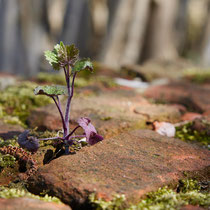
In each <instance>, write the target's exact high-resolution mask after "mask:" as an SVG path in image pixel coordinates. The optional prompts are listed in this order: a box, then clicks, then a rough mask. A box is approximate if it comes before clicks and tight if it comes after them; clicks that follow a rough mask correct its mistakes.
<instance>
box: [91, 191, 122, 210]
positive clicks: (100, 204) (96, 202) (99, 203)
mask: <svg viewBox="0 0 210 210" xmlns="http://www.w3.org/2000/svg"><path fill="white" fill-rule="evenodd" d="M89 200H90V202H91V206H92V208H93V209H96V210H118V209H122V208H123V203H124V201H125V195H115V196H114V198H113V199H112V200H111V201H104V200H103V199H97V198H96V196H95V194H91V195H90V197H89Z"/></svg>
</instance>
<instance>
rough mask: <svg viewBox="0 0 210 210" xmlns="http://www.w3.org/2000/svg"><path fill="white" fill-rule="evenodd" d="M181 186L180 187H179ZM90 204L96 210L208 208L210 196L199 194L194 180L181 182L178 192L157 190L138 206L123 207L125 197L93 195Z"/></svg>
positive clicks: (164, 188)
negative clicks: (186, 206)
mask: <svg viewBox="0 0 210 210" xmlns="http://www.w3.org/2000/svg"><path fill="white" fill-rule="evenodd" d="M180 185H181V187H180ZM89 199H90V203H91V205H92V207H93V208H94V209H97V210H114V209H128V210H138V209H150V210H157V209H162V210H164V209H179V208H180V207H181V206H184V205H188V204H191V205H200V206H203V207H208V206H209V205H210V194H209V193H201V192H200V186H199V183H198V182H197V181H196V180H192V179H189V180H182V181H180V184H179V192H176V191H174V190H173V189H170V188H169V187H167V186H166V187H163V188H159V189H158V190H157V191H156V192H151V193H148V194H147V195H146V197H145V198H144V199H143V200H141V201H140V202H139V203H138V204H135V205H130V207H125V206H126V205H128V204H126V203H125V200H126V199H125V196H124V195H116V196H115V197H114V198H113V200H111V201H108V202H106V201H104V200H102V199H97V198H96V196H95V195H93V194H92V195H91V196H90V198H89Z"/></svg>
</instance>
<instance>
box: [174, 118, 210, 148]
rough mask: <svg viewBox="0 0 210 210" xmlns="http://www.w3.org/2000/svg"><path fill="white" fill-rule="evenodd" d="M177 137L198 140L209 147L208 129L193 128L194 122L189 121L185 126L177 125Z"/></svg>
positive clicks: (184, 139)
mask: <svg viewBox="0 0 210 210" xmlns="http://www.w3.org/2000/svg"><path fill="white" fill-rule="evenodd" d="M176 138H179V139H181V140H183V141H186V140H188V141H197V142H200V143H201V144H202V145H205V146H207V147H208V145H209V144H210V136H209V135H208V133H207V131H205V130H204V131H202V132H198V131H197V130H194V129H192V122H189V123H187V124H185V125H184V126H180V127H176Z"/></svg>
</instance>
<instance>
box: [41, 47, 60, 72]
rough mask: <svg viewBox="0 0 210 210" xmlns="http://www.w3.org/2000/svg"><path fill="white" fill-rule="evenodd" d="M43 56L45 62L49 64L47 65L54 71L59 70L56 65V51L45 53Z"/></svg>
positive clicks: (57, 64)
mask: <svg viewBox="0 0 210 210" xmlns="http://www.w3.org/2000/svg"><path fill="white" fill-rule="evenodd" d="M44 55H45V57H46V60H47V61H48V62H49V64H50V65H51V66H52V67H53V68H54V69H55V70H59V69H60V66H59V63H58V56H57V52H56V50H53V51H49V50H47V51H45V52H44Z"/></svg>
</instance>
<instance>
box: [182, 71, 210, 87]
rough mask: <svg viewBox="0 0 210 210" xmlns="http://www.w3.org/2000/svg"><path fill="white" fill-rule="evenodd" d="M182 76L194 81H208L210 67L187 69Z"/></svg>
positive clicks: (209, 78)
mask: <svg viewBox="0 0 210 210" xmlns="http://www.w3.org/2000/svg"><path fill="white" fill-rule="evenodd" d="M184 78H186V79H187V80H190V81H192V82H195V83H199V84H201V83H206V82H209V81H210V69H187V70H185V71H184Z"/></svg>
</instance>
